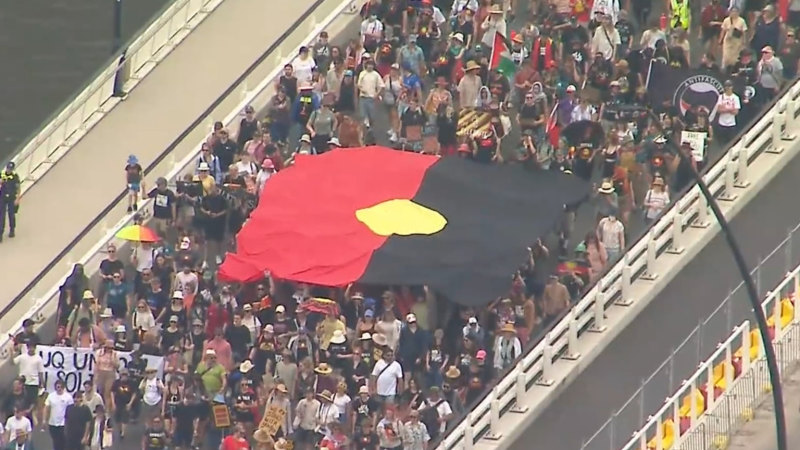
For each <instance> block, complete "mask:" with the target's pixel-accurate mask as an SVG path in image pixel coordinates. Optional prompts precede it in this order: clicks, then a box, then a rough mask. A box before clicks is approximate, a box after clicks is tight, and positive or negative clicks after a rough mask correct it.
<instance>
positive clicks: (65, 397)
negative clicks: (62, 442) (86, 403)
mask: <svg viewBox="0 0 800 450" xmlns="http://www.w3.org/2000/svg"><path fill="white" fill-rule="evenodd" d="M73 403H74V401H73V400H72V396H71V395H69V393H68V392H67V391H64V392H62V393H61V394H59V393H57V392H51V393H49V394H48V395H47V399H46V400H45V401H44V405H45V406H49V407H50V418H49V419H48V421H47V424H48V425H51V426H54V427H63V426H64V419H65V417H66V415H67V406H69V405H71V404H73Z"/></svg>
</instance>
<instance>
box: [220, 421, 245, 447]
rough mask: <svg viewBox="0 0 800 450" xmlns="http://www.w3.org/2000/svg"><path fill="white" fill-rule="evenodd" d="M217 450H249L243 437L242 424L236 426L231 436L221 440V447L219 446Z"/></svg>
mask: <svg viewBox="0 0 800 450" xmlns="http://www.w3.org/2000/svg"><path fill="white" fill-rule="evenodd" d="M219 448H220V449H221V450H250V444H249V443H248V442H247V439H246V438H245V437H244V427H243V426H242V424H239V423H237V424H236V427H235V428H234V430H233V434H231V435H229V436H227V437H225V439H223V440H222V445H220V446H219Z"/></svg>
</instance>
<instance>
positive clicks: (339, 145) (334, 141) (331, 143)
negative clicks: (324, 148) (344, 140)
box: [328, 137, 342, 147]
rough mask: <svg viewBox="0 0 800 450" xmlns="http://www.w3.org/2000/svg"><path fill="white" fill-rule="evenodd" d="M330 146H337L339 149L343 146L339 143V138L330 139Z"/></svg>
mask: <svg viewBox="0 0 800 450" xmlns="http://www.w3.org/2000/svg"><path fill="white" fill-rule="evenodd" d="M328 144H330V145H335V146H337V147H341V146H342V144H341V143H339V138H336V137H332V138H330V140H329V141H328Z"/></svg>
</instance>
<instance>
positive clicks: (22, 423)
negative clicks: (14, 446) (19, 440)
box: [6, 416, 33, 439]
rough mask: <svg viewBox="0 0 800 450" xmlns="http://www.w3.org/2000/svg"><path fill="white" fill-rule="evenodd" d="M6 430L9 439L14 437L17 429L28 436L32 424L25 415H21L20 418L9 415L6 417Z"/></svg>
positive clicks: (31, 429)
mask: <svg viewBox="0 0 800 450" xmlns="http://www.w3.org/2000/svg"><path fill="white" fill-rule="evenodd" d="M6 430H8V433H9V436H11V439H14V437H15V436H16V435H17V432H18V431H19V430H22V431H24V432H25V433H26V434H27V435H28V436H30V434H31V432H32V431H33V425H32V424H31V420H30V419H28V418H27V417H25V416H22V418H20V419H17V418H16V417H15V416H11V417H9V418H8V420H6Z"/></svg>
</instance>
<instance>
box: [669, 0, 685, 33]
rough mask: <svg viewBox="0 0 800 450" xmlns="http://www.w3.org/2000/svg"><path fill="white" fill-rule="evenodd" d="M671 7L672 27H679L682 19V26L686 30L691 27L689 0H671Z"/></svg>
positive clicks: (670, 22) (670, 23)
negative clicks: (680, 0) (679, 0)
mask: <svg viewBox="0 0 800 450" xmlns="http://www.w3.org/2000/svg"><path fill="white" fill-rule="evenodd" d="M670 7H671V9H672V18H670V21H669V25H670V27H671V28H678V22H679V21H680V25H681V26H680V28H683V29H684V30H688V29H689V20H690V18H689V0H683V1H682V2H680V3H679V2H678V1H677V0H670Z"/></svg>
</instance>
